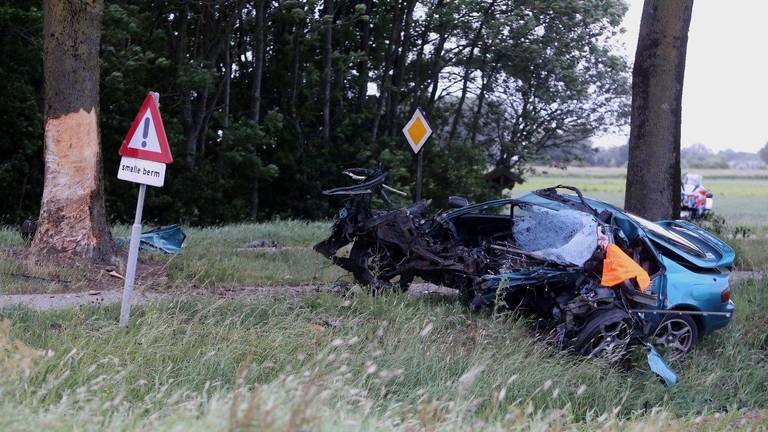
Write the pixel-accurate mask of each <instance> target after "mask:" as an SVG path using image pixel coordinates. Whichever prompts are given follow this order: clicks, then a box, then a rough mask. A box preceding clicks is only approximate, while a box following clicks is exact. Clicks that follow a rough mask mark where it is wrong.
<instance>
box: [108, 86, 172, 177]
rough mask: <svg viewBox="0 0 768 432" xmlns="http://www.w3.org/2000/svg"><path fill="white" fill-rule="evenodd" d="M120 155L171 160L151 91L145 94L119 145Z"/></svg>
mask: <svg viewBox="0 0 768 432" xmlns="http://www.w3.org/2000/svg"><path fill="white" fill-rule="evenodd" d="M119 153H120V156H127V157H132V158H136V159H142V160H148V161H154V162H160V163H164V164H169V163H171V162H173V156H171V148H170V147H169V146H168V138H166V137H165V128H164V127H163V119H162V118H160V110H158V109H157V102H155V98H154V97H153V95H152V92H149V94H147V97H146V99H144V103H143V104H141V108H139V113H138V114H136V118H135V119H133V123H131V128H130V129H128V133H127V134H126V135H125V138H124V139H123V145H121V146H120V152H119Z"/></svg>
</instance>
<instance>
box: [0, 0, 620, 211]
mask: <svg viewBox="0 0 768 432" xmlns="http://www.w3.org/2000/svg"><path fill="white" fill-rule="evenodd" d="M625 11H626V6H625V4H624V3H623V1H621V0H554V1H544V0H461V1H445V0H419V1H417V0H355V1H349V0H308V1H296V0H282V1H269V0H214V1H206V2H157V1H153V0H131V1H128V0H113V1H107V2H106V7H105V12H104V26H103V35H102V51H101V56H102V58H101V74H102V84H101V92H102V95H101V133H102V146H103V152H104V174H105V179H106V182H105V185H106V197H107V211H108V214H109V215H110V217H111V218H112V219H113V220H115V221H126V220H129V219H130V217H131V215H132V212H133V208H134V203H135V202H134V200H133V197H134V196H135V189H136V188H135V186H134V185H133V184H130V183H126V182H122V181H118V180H117V179H116V178H115V176H116V168H117V161H118V156H117V148H118V147H119V145H120V142H121V141H122V138H123V136H124V134H125V131H126V130H127V127H128V125H129V124H130V121H131V120H132V118H133V116H134V115H135V111H136V109H137V107H138V106H139V104H140V102H141V100H142V99H143V98H144V96H145V95H146V92H147V91H148V90H154V91H157V92H159V93H160V95H161V98H160V109H161V112H162V115H163V119H164V123H165V129H166V132H167V134H168V138H169V141H170V143H171V147H172V150H173V153H174V157H175V163H174V164H173V165H171V166H169V169H168V171H167V178H166V186H165V187H164V188H162V189H154V188H152V189H151V190H150V193H149V199H148V200H147V209H146V211H145V215H146V216H147V217H148V218H150V219H154V220H157V221H162V222H166V223H167V222H175V221H181V222H187V223H193V224H216V223H225V222H229V221H237V220H243V219H247V218H260V219H263V218H272V217H303V218H315V217H327V216H328V215H329V214H330V213H329V211H330V208H329V204H330V203H329V202H328V201H327V199H326V198H324V197H322V196H321V195H320V193H319V192H320V191H321V190H322V189H323V188H328V187H332V186H337V185H339V184H340V183H341V182H344V178H342V177H341V176H340V175H339V172H340V171H341V170H342V169H343V168H345V167H350V166H372V165H374V164H377V163H378V162H382V163H383V164H384V165H385V166H386V167H387V168H389V169H391V170H392V172H393V182H394V185H395V186H399V187H401V188H405V189H410V191H411V192H413V190H412V189H413V188H412V184H413V179H414V171H415V170H414V167H415V158H414V156H413V155H412V153H411V152H410V150H409V147H408V145H407V143H406V142H405V140H404V139H403V137H402V135H401V132H400V129H401V128H402V127H403V125H404V124H405V121H406V119H407V118H408V117H409V116H410V114H411V113H412V112H413V110H414V109H415V108H417V107H421V108H422V110H423V111H424V112H425V113H426V115H427V116H428V118H429V120H430V123H431V125H432V127H433V129H434V130H435V135H434V137H433V138H431V139H430V142H429V143H428V144H427V146H426V149H425V151H426V153H425V191H424V195H425V197H433V198H435V199H436V201H437V203H438V204H439V203H440V202H441V200H444V199H445V198H446V197H447V195H449V194H463V195H467V196H469V197H470V198H472V199H481V198H486V197H489V196H493V195H495V194H498V192H499V190H498V185H494V184H491V183H489V182H488V181H486V180H485V179H484V177H483V175H484V173H486V172H488V171H489V170H490V169H493V168H497V167H501V168H502V169H504V170H508V171H511V172H514V173H520V172H522V171H523V170H524V169H525V166H526V163H528V161H530V160H532V159H534V158H536V157H537V156H540V155H542V154H546V152H547V150H551V149H553V148H567V147H568V146H571V145H578V143H582V142H583V141H584V139H585V138H588V137H589V136H592V135H594V134H595V133H597V132H599V131H602V130H605V129H610V128H612V127H613V126H616V125H619V124H622V123H624V122H625V118H626V112H627V93H628V77H627V65H626V62H625V61H624V60H623V59H622V58H619V57H617V56H616V55H615V54H613V53H612V52H613V51H612V48H613V44H614V40H615V35H616V34H617V32H619V31H620V22H621V19H622V17H623V14H624V12H625ZM0 20H3V24H4V25H3V26H2V28H3V30H0V32H2V35H3V39H4V40H5V41H7V42H6V43H5V44H3V46H2V47H0V50H3V54H4V59H7V60H6V61H5V62H4V63H3V64H2V65H0V77H3V78H7V79H6V80H5V82H8V83H12V84H13V85H14V86H16V87H18V88H15V90H14V91H15V92H18V94H19V95H24V97H21V98H17V97H14V98H13V99H14V102H15V103H17V104H18V105H14V106H8V105H7V104H2V106H1V107H0V109H2V110H5V111H6V112H3V114H4V115H3V116H0V122H2V124H3V126H2V130H3V132H4V133H3V136H2V137H0V140H2V141H0V147H2V149H12V151H3V153H2V154H3V155H2V156H0V178H1V179H2V180H3V181H4V182H6V184H18V185H25V186H23V187H19V188H17V190H14V191H13V196H12V197H9V198H10V199H7V200H3V202H2V203H0V215H1V217H3V218H5V219H6V220H7V221H17V220H19V219H20V218H23V217H24V216H28V215H31V214H35V212H36V203H37V201H39V197H40V190H41V185H40V182H41V180H40V179H41V178H42V174H41V173H42V168H43V167H42V161H41V160H36V159H39V155H40V154H41V153H42V150H41V145H42V142H41V131H39V130H38V129H39V124H40V108H39V107H40V98H41V96H40V95H41V89H40V75H41V72H40V63H41V61H40V58H39V51H37V50H30V49H27V48H28V47H30V46H36V45H39V43H40V38H41V35H40V27H41V26H40V22H41V17H40V12H39V8H38V9H35V8H34V7H33V6H30V5H29V4H28V2H21V1H17V2H6V3H5V6H0ZM4 99H9V98H7V97H6V98H4ZM576 148H579V147H576ZM25 179H26V180H25Z"/></svg>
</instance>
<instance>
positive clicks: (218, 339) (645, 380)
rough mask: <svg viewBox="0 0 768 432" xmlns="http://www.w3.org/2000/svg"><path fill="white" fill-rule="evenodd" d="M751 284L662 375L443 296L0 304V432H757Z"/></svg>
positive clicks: (758, 335)
mask: <svg viewBox="0 0 768 432" xmlns="http://www.w3.org/2000/svg"><path fill="white" fill-rule="evenodd" d="M767 285H768V281H766V280H763V281H749V282H743V283H740V284H739V285H737V286H736V287H734V297H735V299H736V302H737V307H738V310H739V312H740V313H739V314H738V315H737V316H736V321H735V323H734V324H733V325H731V326H729V327H728V328H726V329H725V330H723V331H721V332H718V333H716V334H714V335H712V336H711V337H709V338H707V339H705V341H704V343H703V344H702V345H701V346H700V348H699V349H697V351H696V352H695V354H694V355H691V356H690V357H689V358H688V359H687V360H685V361H684V362H682V363H678V364H676V365H675V368H676V369H677V370H678V372H679V374H680V378H681V383H680V384H679V385H677V386H675V387H671V388H668V387H665V386H664V385H663V384H661V383H660V382H659V381H658V380H657V379H656V378H655V377H654V376H653V375H652V374H651V373H650V372H648V371H647V368H646V367H645V366H644V365H642V364H641V363H638V365H637V367H634V368H630V369H626V370H625V369H620V368H606V367H603V366H600V365H598V364H597V363H595V362H590V361H585V360H584V359H580V358H576V357H574V356H571V355H569V354H565V353H562V352H558V351H555V350H552V349H550V348H547V347H546V346H545V345H543V344H541V343H537V342H534V341H533V340H532V337H531V333H530V330H529V327H528V325H526V323H525V322H524V321H522V320H519V319H516V318H514V317H509V316H507V317H495V316H493V315H492V314H491V313H479V314H477V313H476V314H473V313H470V312H468V310H467V309H465V308H464V307H461V306H460V305H458V304H456V303H454V302H450V301H447V300H444V299H434V298H421V299H413V298H407V297H405V296H402V295H386V296H379V297H370V296H368V295H364V294H363V295H357V296H340V295H333V294H314V295H310V296H307V297H303V298H293V299H291V300H288V301H287V300H286V299H263V300H261V301H257V302H256V303H254V304H242V303H231V302H229V303H223V302H211V301H207V300H199V301H198V300H194V299H191V300H189V301H186V302H184V303H163V304H154V305H150V306H146V307H141V308H137V309H136V311H135V313H134V314H133V319H134V324H133V325H132V326H131V327H130V328H129V329H128V330H121V329H119V328H117V327H116V325H115V322H116V320H117V315H118V309H117V307H106V308H98V309H97V308H83V309H77V310H69V311H58V312H46V313H33V312H30V311H28V310H24V309H6V310H3V311H1V312H0V318H2V319H3V320H7V321H3V322H4V324H3V325H2V326H0V353H2V355H0V363H2V364H1V365H0V366H1V367H2V368H3V374H2V376H1V377H0V380H1V381H0V390H2V391H0V400H1V401H2V403H0V430H29V431H36V430H42V429H44V430H94V431H95V430H105V429H110V430H185V431H188V430H192V431H195V430H201V431H202V430H205V431H209V430H291V431H293V430H328V431H336V430H349V431H358V430H403V431H413V430H509V429H521V430H542V431H543V430H564V429H569V430H570V429H577V430H596V429H600V428H604V429H603V430H681V431H682V430H691V428H701V429H710V428H712V429H719V428H721V427H726V426H728V427H731V428H734V429H735V428H736V427H737V426H739V428H740V429H741V428H747V427H750V428H753V429H754V430H763V429H764V428H766V427H768V412H767V411H765V409H766V408H768V392H766V388H768V366H767V365H768V362H767V361H766V360H768V359H766V350H767V349H768V332H766V328H767V327H768V321H766V316H765V314H764V311H765V309H766V308H768V296H766V295H765V293H764V290H765V289H766V288H768V286H767Z"/></svg>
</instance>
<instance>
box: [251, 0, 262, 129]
mask: <svg viewBox="0 0 768 432" xmlns="http://www.w3.org/2000/svg"><path fill="white" fill-rule="evenodd" d="M264 2H265V0H257V1H256V34H255V35H254V43H253V87H252V90H251V121H252V122H254V123H259V118H260V116H261V76H262V74H263V71H264Z"/></svg>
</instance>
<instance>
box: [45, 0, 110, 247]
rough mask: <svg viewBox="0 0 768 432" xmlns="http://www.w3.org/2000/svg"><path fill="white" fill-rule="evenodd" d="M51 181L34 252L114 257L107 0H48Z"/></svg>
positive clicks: (47, 152) (47, 124)
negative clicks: (103, 62) (102, 137)
mask: <svg viewBox="0 0 768 432" xmlns="http://www.w3.org/2000/svg"><path fill="white" fill-rule="evenodd" d="M43 11H44V12H43V13H44V20H43V74H44V80H45V115H44V129H45V185H44V188H43V200H42V206H41V209H40V219H39V222H38V228H37V232H36V234H35V239H34V241H33V243H32V252H33V253H34V254H35V255H36V256H37V257H42V256H44V255H48V254H57V255H63V256H64V257H66V258H79V259H86V260H89V261H91V262H108V261H110V260H111V259H112V258H113V255H114V246H113V243H112V237H111V235H110V233H109V228H108V227H107V218H106V212H105V210H104V186H103V182H102V159H101V145H100V143H99V123H98V121H99V118H98V117H99V116H98V113H99V44H100V41H101V19H102V14H103V11H104V2H103V1H101V0H94V1H88V2H84V1H75V0H45V1H44V2H43Z"/></svg>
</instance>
